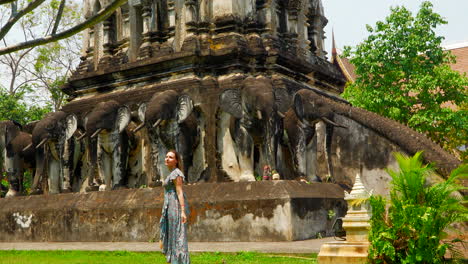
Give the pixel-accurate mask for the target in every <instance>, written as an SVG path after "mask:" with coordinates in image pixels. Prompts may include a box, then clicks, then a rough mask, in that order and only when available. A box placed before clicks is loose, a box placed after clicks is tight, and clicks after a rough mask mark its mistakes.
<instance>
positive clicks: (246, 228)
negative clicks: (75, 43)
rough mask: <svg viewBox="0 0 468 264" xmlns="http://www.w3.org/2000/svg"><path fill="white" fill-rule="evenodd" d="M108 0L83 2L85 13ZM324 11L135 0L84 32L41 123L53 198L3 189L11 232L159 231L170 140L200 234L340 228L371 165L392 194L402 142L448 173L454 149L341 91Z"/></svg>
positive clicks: (265, 0) (37, 237)
mask: <svg viewBox="0 0 468 264" xmlns="http://www.w3.org/2000/svg"><path fill="white" fill-rule="evenodd" d="M105 4H106V3H104V2H101V1H99V0H85V16H86V17H89V16H92V15H93V14H95V13H96V12H98V11H99V10H100V9H101V8H102V7H103V6H104V5H105ZM326 23H327V19H326V18H325V17H324V12H323V8H322V5H321V1H320V0H255V1H254V0H174V1H172V0H149V1H146V0H130V1H129V2H128V3H126V4H124V5H123V6H121V7H120V8H119V9H118V10H117V11H116V12H115V13H114V14H113V15H111V16H110V17H109V18H107V19H106V20H105V21H103V22H102V23H100V24H98V25H96V26H94V27H93V28H90V29H88V30H87V31H86V32H85V38H84V39H85V41H84V46H83V56H82V57H81V63H80V65H79V67H78V69H77V70H76V72H75V73H74V75H73V76H72V77H71V78H70V80H69V82H68V84H67V85H66V86H65V87H64V88H63V91H64V92H66V93H67V94H69V95H70V97H71V99H70V102H69V103H68V104H66V105H65V106H64V107H63V109H62V111H61V112H57V113H54V114H51V115H50V116H48V117H46V118H44V119H43V120H41V121H39V122H38V124H37V125H36V127H34V129H33V131H32V136H31V137H32V143H31V144H30V145H31V146H32V148H30V149H29V150H30V151H31V150H35V151H36V166H37V167H38V168H39V167H40V166H42V167H41V168H45V169H40V170H39V169H36V175H35V177H34V183H33V187H34V188H36V187H37V188H38V189H39V192H43V193H44V195H36V196H24V197H10V198H6V199H0V241H148V240H150V239H154V238H155V237H157V234H158V232H159V229H158V226H157V222H158V220H159V217H160V211H161V206H162V193H163V192H162V188H161V187H158V186H159V185H160V184H161V180H162V179H163V178H164V176H165V175H167V173H168V172H167V168H166V167H165V166H164V161H163V159H164V155H165V153H166V152H167V150H169V149H176V150H177V151H178V152H179V153H180V154H181V156H182V163H183V171H184V173H185V175H186V176H187V181H188V183H189V185H187V186H186V187H184V188H185V189H186V192H187V195H188V199H189V202H190V205H191V209H192V210H191V212H192V213H191V215H190V217H189V218H190V220H189V222H190V224H189V238H190V240H195V241H196V240H198V241H279V240H298V239H307V238H314V237H318V236H326V235H331V234H332V230H331V226H332V223H333V221H334V219H335V218H336V217H339V216H343V215H344V213H345V211H346V204H345V202H344V200H343V197H344V193H343V189H348V190H349V189H350V188H351V186H352V185H353V182H354V177H355V175H356V174H357V173H360V174H361V179H362V182H363V184H364V186H366V188H367V189H369V190H371V189H372V190H374V193H379V194H386V193H388V182H389V180H390V177H389V176H388V175H387V174H386V172H385V171H384V169H385V168H386V167H389V166H390V167H395V166H396V162H395V159H394V158H393V156H392V155H391V153H392V152H394V151H400V152H403V153H407V154H414V153H416V152H417V151H419V150H424V151H425V152H424V159H425V161H427V162H435V163H436V164H437V165H438V168H439V170H438V172H439V174H440V176H441V177H443V176H444V175H447V174H448V172H449V171H450V170H452V169H453V168H455V167H456V166H457V165H458V164H459V163H460V162H459V161H458V160H457V159H456V158H454V157H452V156H451V155H449V154H448V153H446V152H444V151H443V150H442V149H441V148H440V147H439V146H437V145H436V144H434V143H433V142H431V141H430V140H429V139H427V138H426V137H425V136H423V135H421V134H418V133H417V132H415V131H413V130H411V129H409V128H408V127H406V126H403V125H401V124H399V123H397V122H394V121H392V120H389V119H386V118H383V117H381V116H378V115H376V114H373V113H370V112H367V111H365V110H362V109H359V108H355V107H352V106H351V105H350V104H349V103H348V102H346V101H345V100H343V99H341V98H340V96H339V94H340V93H341V92H342V90H341V89H342V87H343V86H344V83H345V78H344V76H342V74H341V73H340V72H339V71H338V70H337V68H335V66H334V65H332V64H331V63H329V62H328V61H327V58H326V52H325V51H324V47H323V40H324V38H325V32H324V31H323V28H324V26H325V25H326ZM10 125H12V124H10ZM55 127H56V129H55ZM0 128H1V126H0ZM62 130H63V131H65V132H63V133H62V132H60V133H59V131H62ZM0 131H1V129H0ZM41 131H42V132H41ZM44 131H45V132H44ZM51 131H52V132H54V133H52V132H51ZM41 133H42V134H41ZM54 134H59V135H54ZM21 149H23V147H21ZM41 157H42V158H41ZM44 157H47V158H44ZM10 163H11V164H13V163H12V162H10ZM44 164H48V165H47V166H45V165H44ZM12 171H15V173H16V171H21V170H15V169H14V168H13V169H12ZM266 172H271V173H269V174H267V173H266ZM19 174H20V173H16V174H13V173H12V174H11V175H9V177H10V176H11V178H12V179H13V178H15V177H16V178H19V177H20V176H21V175H19ZM273 177H274V178H275V179H276V178H279V180H278V181H270V180H268V181H260V180H261V179H265V180H267V179H271V178H273ZM298 179H299V180H301V181H297V180H298ZM17 180H18V179H17ZM304 181H308V182H309V183H305V182H304ZM321 182H322V183H321ZM310 183H311V184H310ZM144 187H153V188H144ZM98 190H100V191H99V192H98ZM70 191H71V192H73V193H65V192H70ZM11 193H12V194H13V193H15V190H13V191H12V192H11ZM16 193H18V190H16ZM57 193H61V194H57ZM11 196H14V195H11ZM25 219H26V220H27V221H26V222H27V223H28V224H26V222H24V221H25ZM28 219H29V220H28Z"/></svg>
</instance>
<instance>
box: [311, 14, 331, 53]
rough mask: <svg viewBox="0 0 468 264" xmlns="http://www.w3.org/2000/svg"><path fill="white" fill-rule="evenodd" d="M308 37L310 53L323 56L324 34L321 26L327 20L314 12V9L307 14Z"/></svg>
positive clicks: (323, 25)
mask: <svg viewBox="0 0 468 264" xmlns="http://www.w3.org/2000/svg"><path fill="white" fill-rule="evenodd" d="M308 21H309V25H310V26H309V28H308V38H309V41H310V51H311V52H312V54H314V55H316V56H318V57H321V58H325V56H326V54H327V53H326V51H325V50H324V44H323V41H324V38H325V37H324V35H325V32H324V31H323V28H324V27H325V26H326V25H327V23H328V20H327V19H326V18H325V17H324V16H323V15H321V14H319V13H316V10H314V11H313V12H311V14H310V15H309V20H308Z"/></svg>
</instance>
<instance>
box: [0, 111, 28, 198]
mask: <svg viewBox="0 0 468 264" xmlns="http://www.w3.org/2000/svg"><path fill="white" fill-rule="evenodd" d="M31 143H32V137H31V134H29V133H26V132H23V131H22V126H21V124H19V123H18V122H16V121H12V120H7V121H1V122H0V152H1V153H0V160H1V161H2V163H1V167H2V170H3V171H5V172H6V175H7V179H8V182H9V188H8V192H7V194H6V197H12V196H17V195H18V194H19V193H21V192H22V191H23V175H24V171H25V169H31V171H32V170H33V168H34V165H35V162H34V149H32V148H29V149H26V147H27V146H28V145H30V144H31Z"/></svg>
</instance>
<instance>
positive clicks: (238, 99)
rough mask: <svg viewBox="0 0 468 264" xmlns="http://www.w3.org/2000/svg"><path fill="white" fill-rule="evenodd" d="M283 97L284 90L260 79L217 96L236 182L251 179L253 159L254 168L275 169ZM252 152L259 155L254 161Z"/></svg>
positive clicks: (264, 79)
mask: <svg viewBox="0 0 468 264" xmlns="http://www.w3.org/2000/svg"><path fill="white" fill-rule="evenodd" d="M285 96H287V91H286V90H285V89H274V88H273V85H272V82H271V80H270V79H268V78H266V77H262V76H260V77H248V78H246V79H245V80H244V81H243V84H242V88H241V89H226V90H224V91H223V92H222V93H221V94H220V100H219V104H220V108H221V110H223V111H224V112H226V113H229V114H230V115H231V118H230V122H229V132H230V134H231V136H232V140H233V142H234V145H235V148H234V149H235V150H236V151H235V152H236V158H235V159H236V160H237V161H238V167H239V171H240V175H239V177H238V178H237V179H238V180H240V181H254V180H255V177H254V169H255V164H254V159H255V160H258V161H259V164H257V165H258V166H257V168H262V167H263V165H269V166H270V167H271V169H272V170H275V169H276V167H277V164H276V162H277V150H278V143H279V139H280V137H281V133H282V128H281V126H282V124H281V117H282V116H283V115H284V112H285V111H286V109H287V108H288V103H287V102H288V101H287V98H285ZM220 129H222V128H220ZM255 148H257V149H256V150H257V151H255ZM220 151H222V150H220ZM255 152H258V154H259V156H258V157H255V158H254V153H255ZM231 178H232V177H231Z"/></svg>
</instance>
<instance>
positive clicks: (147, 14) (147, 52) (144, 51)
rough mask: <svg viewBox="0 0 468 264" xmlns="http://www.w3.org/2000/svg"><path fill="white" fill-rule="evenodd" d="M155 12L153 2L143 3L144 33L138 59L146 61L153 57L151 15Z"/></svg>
mask: <svg viewBox="0 0 468 264" xmlns="http://www.w3.org/2000/svg"><path fill="white" fill-rule="evenodd" d="M152 12H153V9H152V6H151V2H149V1H143V2H142V17H143V32H142V40H141V46H140V49H139V54H138V58H139V59H145V58H149V57H151V56H152V47H151V35H152V31H151V14H152Z"/></svg>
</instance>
